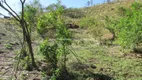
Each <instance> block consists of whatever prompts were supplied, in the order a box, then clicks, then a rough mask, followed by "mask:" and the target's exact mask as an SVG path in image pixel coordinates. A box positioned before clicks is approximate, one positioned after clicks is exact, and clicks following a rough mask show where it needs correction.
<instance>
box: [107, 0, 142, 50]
mask: <svg viewBox="0 0 142 80" xmlns="http://www.w3.org/2000/svg"><path fill="white" fill-rule="evenodd" d="M121 9H123V10H121V11H123V12H121V13H122V14H123V15H122V18H121V19H120V20H119V21H113V22H112V23H111V25H109V28H111V29H113V30H114V32H115V34H116V36H117V40H116V42H117V43H118V44H120V45H121V46H123V47H124V48H131V49H134V48H135V47H136V46H137V45H138V44H139V43H142V27H141V26H142V23H141V22H142V4H141V3H138V2H135V3H133V4H132V5H131V8H129V9H127V8H121Z"/></svg>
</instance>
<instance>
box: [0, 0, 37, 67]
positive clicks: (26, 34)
mask: <svg viewBox="0 0 142 80" xmlns="http://www.w3.org/2000/svg"><path fill="white" fill-rule="evenodd" d="M25 1H26V0H20V3H21V6H22V8H21V15H18V13H16V11H14V10H13V9H12V7H10V6H9V4H8V3H7V1H6V0H0V7H2V8H3V9H4V10H6V11H7V12H8V13H9V14H10V15H12V16H13V17H14V19H15V20H16V21H18V22H19V24H20V26H21V28H22V30H23V45H22V48H25V47H26V46H27V47H28V50H29V54H30V56H31V62H32V67H34V68H37V66H36V63H35V58H34V53H33V49H32V43H31V36H30V30H29V29H28V24H27V22H26V20H25V18H24V15H25V10H24V4H25Z"/></svg>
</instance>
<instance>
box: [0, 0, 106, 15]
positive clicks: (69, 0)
mask: <svg viewBox="0 0 142 80" xmlns="http://www.w3.org/2000/svg"><path fill="white" fill-rule="evenodd" d="M6 1H7V3H8V4H9V5H10V6H11V7H12V8H13V9H14V10H15V11H16V12H19V11H20V9H21V7H20V0H6ZM32 1H33V0H26V3H29V2H32ZM39 1H40V2H41V4H42V5H43V6H44V7H46V6H48V5H49V4H52V3H56V2H57V0H39ZM87 1H89V0H61V2H62V4H63V5H65V6H66V7H73V8H80V7H84V6H86V5H87ZM105 1H106V0H93V3H94V4H100V3H103V2H105ZM0 13H3V14H5V15H8V14H7V12H6V11H4V10H2V9H1V8H0Z"/></svg>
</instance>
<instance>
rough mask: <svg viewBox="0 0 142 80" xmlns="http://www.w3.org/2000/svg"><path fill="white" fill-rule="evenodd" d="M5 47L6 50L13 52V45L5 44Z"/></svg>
mask: <svg viewBox="0 0 142 80" xmlns="http://www.w3.org/2000/svg"><path fill="white" fill-rule="evenodd" d="M4 46H5V48H6V49H8V50H13V48H12V45H11V44H5V45H4Z"/></svg>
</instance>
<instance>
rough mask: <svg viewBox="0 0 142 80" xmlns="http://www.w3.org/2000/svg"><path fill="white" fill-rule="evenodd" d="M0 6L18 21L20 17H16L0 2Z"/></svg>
mask: <svg viewBox="0 0 142 80" xmlns="http://www.w3.org/2000/svg"><path fill="white" fill-rule="evenodd" d="M0 6H1V7H2V8H3V9H4V10H6V11H7V12H9V13H10V14H11V15H12V16H13V17H14V18H15V19H16V20H17V21H19V22H20V19H18V18H17V17H16V16H15V15H14V14H13V13H12V12H11V11H10V10H8V9H7V8H6V7H4V6H3V5H1V3H0Z"/></svg>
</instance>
